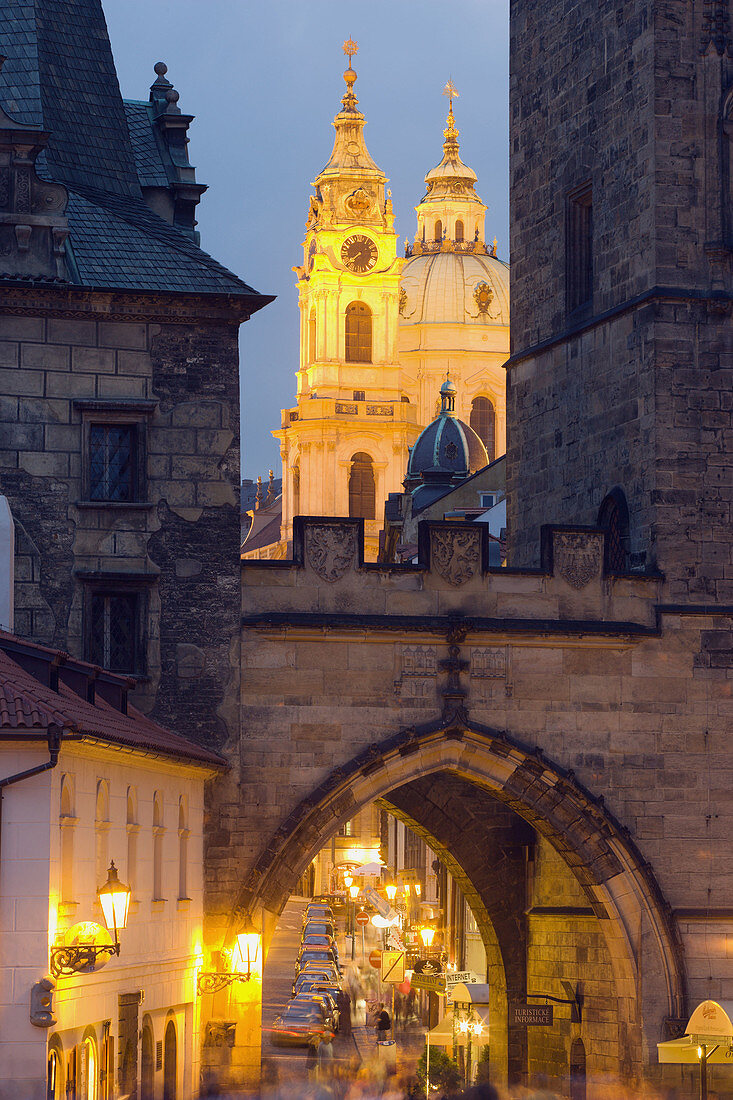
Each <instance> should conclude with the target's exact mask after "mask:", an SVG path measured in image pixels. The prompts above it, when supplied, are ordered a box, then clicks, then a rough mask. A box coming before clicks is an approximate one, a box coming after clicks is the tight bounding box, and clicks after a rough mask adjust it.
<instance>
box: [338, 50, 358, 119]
mask: <svg viewBox="0 0 733 1100" xmlns="http://www.w3.org/2000/svg"><path fill="white" fill-rule="evenodd" d="M343 51H344V53H345V54H346V56H347V57H348V59H349V67H348V69H347V70H346V72H345V73H344V80H345V81H346V91H345V92H344V96H343V99H342V100H341V103H342V105H343V108H344V110H345V111H355V110H356V105H357V103H358V102H359V100H358V99H357V98H356V96H355V95H354V84H355V82H356V72H355V71H354V69H352V67H351V59H352V57H354V55H355V54H357V53H358V52H359V47H358V46H357V44H356V42H354V40H353V38H347V39H346V41H345V42H344V45H343Z"/></svg>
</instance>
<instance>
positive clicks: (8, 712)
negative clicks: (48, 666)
mask: <svg viewBox="0 0 733 1100" xmlns="http://www.w3.org/2000/svg"><path fill="white" fill-rule="evenodd" d="M3 641H6V642H7V641H12V643H13V645H14V646H15V648H16V649H18V648H20V649H28V650H29V651H32V650H33V649H34V648H35V647H33V646H32V645H30V644H29V643H25V642H23V641H22V640H21V639H19V638H13V637H12V635H8V634H6V633H5V632H2V634H0V729H1V730H4V731H6V732H9V731H12V732H13V733H17V734H18V735H19V736H20V737H22V736H23V734H24V733H27V734H30V733H38V732H41V731H44V732H45V731H46V730H47V729H48V727H49V725H57V726H60V727H61V728H62V729H63V730H64V731H65V734H66V735H67V736H68V735H70V736H71V737H72V738H75V739H79V738H81V739H83V738H91V739H93V740H95V741H106V742H109V743H110V744H115V745H121V746H125V747H126V748H130V749H137V750H139V751H141V752H146V753H155V754H156V755H163V756H168V757H172V758H174V759H176V760H182V761H191V762H198V763H202V764H210V765H215V766H218V767H222V766H223V765H224V764H225V763H226V762H225V760H224V759H223V757H221V756H219V754H218V753H215V752H211V751H210V750H209V749H205V748H203V747H202V746H200V745H196V744H194V743H193V742H191V741H188V740H187V739H186V738H185V737H181V736H180V735H179V734H176V733H171V732H170V730H167V729H165V728H164V727H163V726H159V725H158V723H157V722H154V721H152V719H150V718H148V717H147V716H146V715H144V714H141V713H140V711H138V710H136V709H135V708H134V707H128V710H127V713H126V714H123V713H121V712H120V711H119V710H117V709H116V708H115V707H113V706H112V705H111V704H110V703H109V702H107V701H106V700H105V699H102V698H101V697H99V696H97V698H96V699H95V702H94V703H89V702H87V701H86V699H82V698H81V696H80V695H78V694H77V692H75V691H73V690H72V689H71V687H69V685H68V684H66V683H64V682H63V681H60V682H59V684H58V689H57V690H56V689H54V688H51V687H49V686H48V685H47V684H44V683H42V682H41V681H40V680H39V679H37V677H35V676H33V675H32V673H31V672H28V671H26V669H24V668H21V666H20V665H19V664H18V663H17V662H16V661H15V660H13V658H12V657H11V656H10V655H9V654H8V653H6V652H5V651H4V649H3V648H2V642H3ZM46 652H48V651H46ZM58 656H59V657H61V658H64V657H65V656H66V655H65V654H59V655H58ZM74 664H75V666H77V667H82V666H83V665H84V662H74ZM88 667H89V670H90V672H93V671H94V670H93V668H92V666H88ZM107 675H109V674H107ZM120 679H121V680H124V678H123V677H121V678H120Z"/></svg>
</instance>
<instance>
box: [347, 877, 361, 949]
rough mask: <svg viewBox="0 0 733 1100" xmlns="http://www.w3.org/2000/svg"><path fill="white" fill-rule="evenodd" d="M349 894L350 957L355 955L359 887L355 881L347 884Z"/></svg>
mask: <svg viewBox="0 0 733 1100" xmlns="http://www.w3.org/2000/svg"><path fill="white" fill-rule="evenodd" d="M349 894H350V895H351V958H352V959H353V958H354V957H355V955H356V899H357V898H358V896H359V887H358V886H357V885H356V883H352V885H351V886H349Z"/></svg>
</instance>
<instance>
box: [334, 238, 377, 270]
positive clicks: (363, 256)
mask: <svg viewBox="0 0 733 1100" xmlns="http://www.w3.org/2000/svg"><path fill="white" fill-rule="evenodd" d="M378 257H379V252H378V251H377V246H376V245H375V243H374V241H373V240H372V239H371V237H366V236H364V234H363V233H352V234H351V236H350V237H347V238H346V240H345V241H344V243H343V244H342V245H341V263H342V264H343V265H344V267H348V269H349V271H353V272H354V274H355V275H365V274H366V272H367V271H371V269H372V268H373V267H374V265H375V264H376V262H377V259H378Z"/></svg>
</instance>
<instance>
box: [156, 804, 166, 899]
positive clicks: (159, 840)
mask: <svg viewBox="0 0 733 1100" xmlns="http://www.w3.org/2000/svg"><path fill="white" fill-rule="evenodd" d="M164 836H165V827H164V825H163V796H162V794H161V793H160V791H156V792H155V795H154V796H153V901H162V900H163V837H164Z"/></svg>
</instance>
